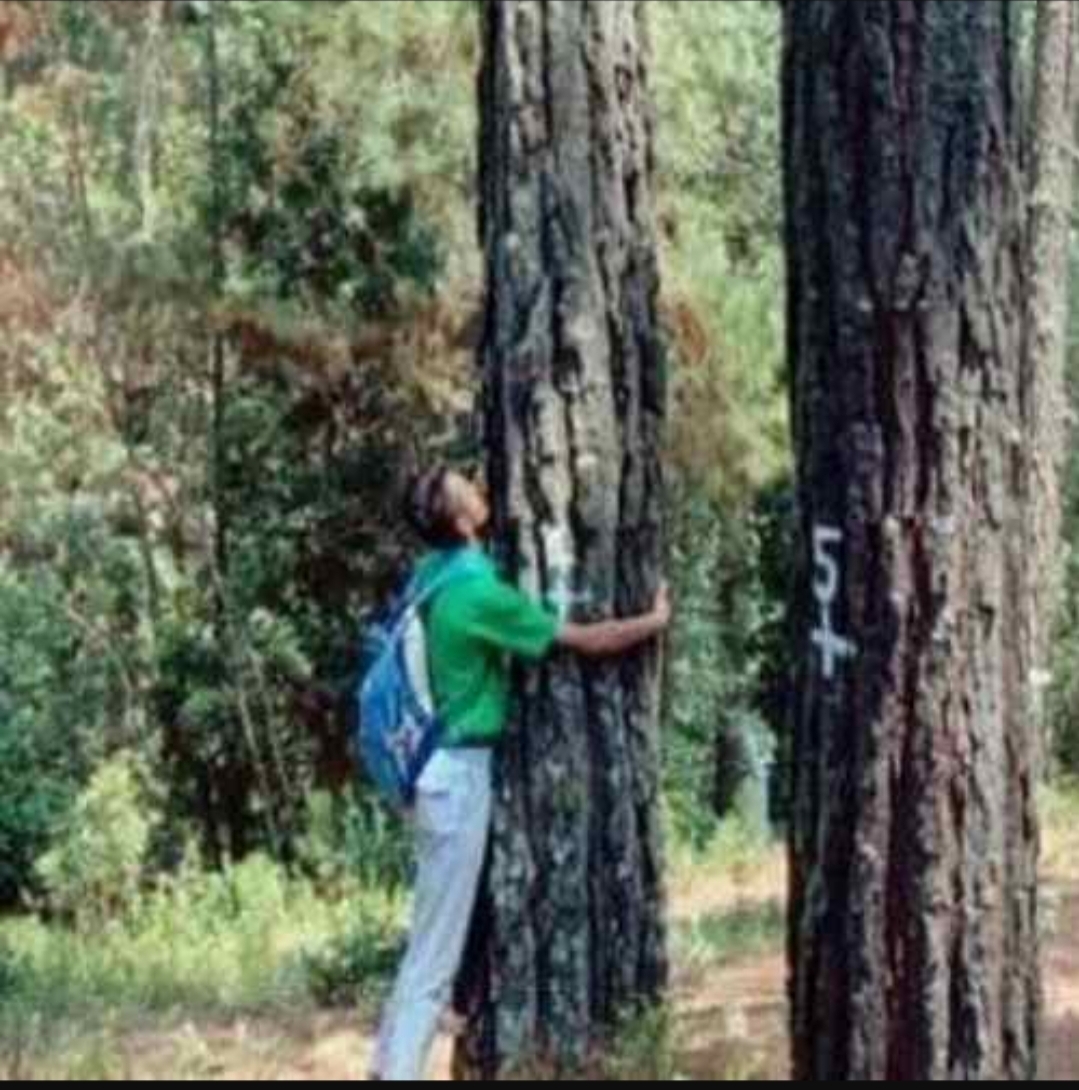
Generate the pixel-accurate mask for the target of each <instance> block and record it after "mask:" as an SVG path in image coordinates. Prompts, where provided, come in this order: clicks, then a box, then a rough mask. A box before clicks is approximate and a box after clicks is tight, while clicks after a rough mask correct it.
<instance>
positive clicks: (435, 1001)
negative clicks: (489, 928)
mask: <svg viewBox="0 0 1079 1090" xmlns="http://www.w3.org/2000/svg"><path fill="white" fill-rule="evenodd" d="M416 816H417V824H418V826H419V841H420V858H419V871H418V874H417V879H416V903H415V908H414V911H413V924H412V936H411V940H410V943H409V949H408V953H407V955H406V957H405V960H404V963H403V965H402V966H401V970H400V973H399V974H398V978H397V984H396V987H395V988H394V993H393V998H392V1000H391V1002H390V1006H389V1008H388V1011H387V1016H386V1020H385V1023H384V1030H383V1039H382V1045H381V1047H380V1056H379V1075H380V1076H381V1078H382V1079H384V1080H385V1081H387V1082H417V1081H422V1080H423V1079H424V1075H425V1072H426V1068H427V1063H428V1059H429V1057H430V1053H431V1048H432V1045H433V1044H434V1039H435V1035H436V1033H437V1031H438V1024H439V1020H440V1018H441V1016H442V1014H443V1012H444V1011H445V1010H446V1008H447V1007H448V1005H449V1001H450V998H451V996H452V991H453V981H454V977H455V976H456V974H457V970H458V969H459V967H460V963H461V956H462V953H463V951H464V946H465V940H466V938H467V936H468V928H469V924H470V922H471V919H472V911H473V908H474V906H475V902H476V894H477V891H478V888H479V881H480V875H481V873H482V870H483V863H484V858H485V855H486V851H487V839H488V834H489V829H490V821H491V766H490V756H489V755H488V754H482V753H481V754H477V753H446V754H439V755H438V757H436V758H435V761H434V762H432V768H431V769H430V771H429V775H425V777H424V779H423V780H422V781H421V787H420V792H419V798H418V800H417V807H416Z"/></svg>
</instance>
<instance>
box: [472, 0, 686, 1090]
mask: <svg viewBox="0 0 1079 1090" xmlns="http://www.w3.org/2000/svg"><path fill="white" fill-rule="evenodd" d="M483 12H484V13H483V19H484V41H485V58H484V67H483V72H482V76H481V108H482V124H483V131H482V134H481V145H482V164H481V165H482V202H483V211H482V224H481V228H482V238H483V245H484V248H485V252H486V257H487V282H488V297H487V311H486V329H485V336H484V343H483V349H482V366H483V374H484V382H485V400H486V422H487V445H488V451H489V460H490V475H491V483H492V487H493V493H494V498H495V507H496V511H497V516H496V523H497V526H496V529H497V540H498V543H499V546H500V550H501V559H502V560H503V561H504V562H505V565H506V568H507V570H508V572H509V573H510V574H511V575H512V576H514V577H515V578H518V579H519V581H520V583H521V585H522V587H524V588H526V589H527V590H529V591H530V592H532V593H534V594H536V595H545V596H547V597H548V598H549V599H551V598H554V599H559V598H561V597H562V594H563V592H568V594H569V595H572V596H575V597H578V596H579V597H578V600H577V601H575V602H574V604H573V607H572V612H573V614H574V616H575V617H576V618H577V619H580V620H589V619H600V618H610V617H612V616H620V615H622V616H624V615H629V614H635V613H639V612H641V611H642V610H644V609H646V608H649V607H650V606H651V603H652V600H653V597H654V594H655V591H656V589H657V584H658V581H659V573H660V567H661V552H662V536H663V534H662V521H663V520H662V506H663V486H662V479H661V472H660V447H661V430H662V423H663V418H664V408H665V389H664V386H665V383H664V370H663V369H664V364H663V356H662V348H661V344H660V338H659V328H658V321H657V286H658V273H657V260H656V231H655V222H654V218H653V208H652V199H653V161H652V113H651V105H650V97H649V88H648V78H647V77H648V71H647V69H648V46H647V39H646V35H645V30H644V26H643V19H644V13H643V7H642V5H640V4H637V3H627V2H602V3H601V2H590V0H585V2H579V0H577V2H568V0H552V2H538V0H508V2H502V3H492V4H487V5H485V6H484V9H483ZM583 599H586V600H583ZM563 600H565V599H563ZM659 677H660V671H659V663H658V661H657V655H656V653H655V651H654V650H648V651H642V652H639V653H635V654H631V655H628V656H626V657H625V658H624V659H622V660H620V661H618V662H614V663H610V664H606V665H585V664H583V663H581V662H579V661H576V660H575V659H572V658H569V657H564V656H563V657H558V658H556V659H554V660H553V661H552V662H550V663H549V664H548V665H547V666H545V667H544V668H543V669H541V670H539V671H531V672H528V673H527V674H522V675H521V676H520V677H519V678H518V684H517V697H518V699H517V704H518V708H517V711H516V713H515V719H514V723H513V727H512V738H511V741H510V743H509V744H508V745H507V747H506V749H505V751H504V753H503V755H502V760H501V762H500V763H501V769H500V776H499V779H500V782H499V786H498V805H497V815H496V820H495V835H494V844H493V848H492V861H491V867H490V878H489V882H488V888H487V894H486V897H485V903H484V905H483V906H482V908H481V916H480V919H479V921H478V923H477V928H476V943H475V945H474V948H473V952H472V954H471V956H470V958H469V963H468V966H467V969H466V972H467V973H468V976H467V977H466V980H465V984H466V988H465V991H466V994H468V995H469V996H470V1006H471V1032H470V1035H469V1038H468V1039H467V1041H466V1042H465V1044H464V1046H463V1047H462V1051H461V1056H460V1067H461V1073H462V1074H463V1075H466V1076H467V1075H483V1076H484V1077H487V1078H490V1077H495V1076H500V1075H505V1074H506V1073H508V1072H509V1071H510V1070H514V1069H519V1068H521V1067H522V1066H524V1065H533V1064H540V1065H544V1066H546V1065H548V1064H549V1065H552V1066H553V1067H555V1068H556V1069H558V1070H560V1071H570V1070H575V1069H578V1068H580V1067H582V1066H584V1065H585V1064H586V1063H587V1061H588V1059H589V1058H590V1056H591V1053H592V1050H593V1048H594V1047H595V1046H597V1045H599V1044H600V1043H602V1042H603V1041H604V1040H605V1039H606V1037H607V1035H608V1034H609V1033H610V1031H611V1030H612V1029H613V1028H614V1027H615V1025H616V1023H617V1022H618V1020H619V1019H620V1018H621V1017H622V1016H624V1015H628V1014H631V1013H632V1012H634V1011H635V1010H637V1009H639V1008H641V1007H642V1006H647V1005H650V1004H652V1003H653V1002H654V1001H656V1000H657V999H658V998H659V997H660V996H661V994H662V992H663V989H664V984H665V980H666V974H667V963H666V952H665V933H664V893H663V887H662V846H661V836H660V809H659V755H658V738H657V710H658V709H657V705H658V695H659V693H658V690H659Z"/></svg>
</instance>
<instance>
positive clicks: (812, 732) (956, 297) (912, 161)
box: [784, 0, 1040, 1081]
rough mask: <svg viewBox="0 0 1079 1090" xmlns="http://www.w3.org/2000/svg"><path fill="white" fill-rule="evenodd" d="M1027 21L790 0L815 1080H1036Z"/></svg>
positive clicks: (955, 3)
mask: <svg viewBox="0 0 1079 1090" xmlns="http://www.w3.org/2000/svg"><path fill="white" fill-rule="evenodd" d="M1014 19H1015V14H1014V11H1013V10H1012V8H1011V6H1010V5H1009V4H1007V3H1002V2H997V0H973V2H961V0H923V2H906V0H892V2H880V0H872V2H862V3H857V4H855V3H846V2H835V0H797V2H794V3H789V4H787V5H786V7H785V58H784V113H785V157H786V159H785V174H786V179H785V181H786V203H787V216H788V227H787V229H788V238H787V246H788V251H789V292H790V298H789V336H790V358H791V361H792V368H793V371H792V389H793V418H794V431H795V442H796V447H797V460H798V491H799V504H800V534H801V542H800V547H799V550H798V556H799V561H798V563H799V572H798V579H797V585H798V587H799V590H798V593H797V596H796V602H795V617H796V618H797V621H796V630H797V637H798V639H799V641H800V646H801V647H802V648H803V649H804V652H803V655H802V664H801V666H800V670H799V676H798V678H797V683H796V697H795V705H796V707H795V717H796V723H795V734H796V736H795V759H794V767H795V784H794V812H793V815H792V817H793V830H792V842H791V856H792V888H791V920H790V954H791V964H792V983H791V988H792V1022H793V1038H794V1069H795V1075H796V1077H798V1078H799V1079H804V1080H818V1079H819V1080H829V1081H830V1080H846V1079H852V1080H853V1079H878V1080H879V1079H885V1078H888V1079H895V1080H907V1079H932V1080H937V1079H945V1078H953V1079H964V1080H965V1079H982V1078H1014V1079H1019V1078H1026V1077H1030V1076H1031V1075H1033V1073H1034V1070H1035V1065H1036V1039H1037V1026H1038V1016H1039V1004H1040V988H1039V974H1038V936H1037V891H1036V878H1037V876H1036V869H1037V844H1038V832H1037V829H1038V824H1037V815H1036V801H1035V792H1036V784H1037V767H1038V747H1037V732H1036V730H1035V729H1034V721H1033V717H1032V715H1031V714H1030V701H1029V689H1028V685H1027V681H1028V675H1029V668H1028V667H1029V663H1028V650H1029V637H1028V632H1029V621H1030V618H1029V615H1028V610H1027V608H1026V605H1027V599H1028V591H1029V583H1028V576H1027V574H1026V570H1025V560H1026V558H1025V556H1024V540H1025V534H1024V518H1025V517H1026V515H1027V512H1028V505H1027V502H1026V491H1027V485H1028V473H1029V469H1028V464H1027V462H1028V452H1027V449H1026V444H1025V443H1024V441H1023V440H1024V432H1023V414H1022V389H1021V386H1022V382H1021V371H1022V368H1021V365H1020V355H1021V341H1022V324H1023V323H1022V316H1023V300H1022V286H1023V285H1022V264H1023V228H1022V215H1021V203H1020V200H1019V191H1018V184H1017V183H1018V178H1019V155H1018V111H1017V102H1016V98H1015V94H1014V89H1013V87H1014V72H1013V67H1014V58H1013V31H1014V28H1013V25H1012V24H1013V20H1014Z"/></svg>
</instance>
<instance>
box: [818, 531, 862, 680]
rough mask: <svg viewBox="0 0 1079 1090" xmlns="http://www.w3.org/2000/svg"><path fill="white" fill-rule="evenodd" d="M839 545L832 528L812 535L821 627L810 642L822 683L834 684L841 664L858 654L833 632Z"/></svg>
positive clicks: (839, 575) (839, 537)
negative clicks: (814, 652) (814, 650)
mask: <svg viewBox="0 0 1079 1090" xmlns="http://www.w3.org/2000/svg"><path fill="white" fill-rule="evenodd" d="M842 544H843V532H842V531H841V530H837V529H835V528H834V527H830V526H818V527H817V528H816V530H815V531H814V532H813V563H814V565H815V567H816V572H817V574H816V578H815V580H814V582H813V593H814V595H815V596H816V599H817V606H818V607H819V609H820V624H819V626H818V627H817V628H816V629H814V631H813V633H812V634H811V637H810V638H811V640H812V642H813V646H814V648H815V649H816V650H817V651H818V652H819V653H820V657H821V673H822V674H823V676H824V679H825V681H834V680H835V676H836V672H837V670H838V667H839V665H840V663H842V662H844V661H846V660H847V659H850V658H853V657H854V655H855V654H856V653H857V648H856V647H855V645H854V644H853V643H852V642H851V641H850V640H848V639H847V638H846V637H844V636H841V635H839V633H838V632H836V630H835V622H834V619H833V613H834V609H835V600H836V598H837V597H838V596H839V588H840V585H841V579H842V572H841V570H840V566H839V561H838V560H837V559H836V552H837V550H838V549H839V547H840V546H841V545H842Z"/></svg>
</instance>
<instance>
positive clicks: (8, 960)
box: [0, 935, 19, 1007]
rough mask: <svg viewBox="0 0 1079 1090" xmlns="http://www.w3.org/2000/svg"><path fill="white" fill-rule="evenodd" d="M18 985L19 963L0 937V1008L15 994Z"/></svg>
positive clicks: (12, 951) (5, 941)
mask: <svg viewBox="0 0 1079 1090" xmlns="http://www.w3.org/2000/svg"><path fill="white" fill-rule="evenodd" d="M18 985H19V962H18V958H17V957H16V954H15V951H14V950H12V949H11V947H10V946H9V945H8V943H7V940H6V939H4V937H3V936H2V935H0V1007H2V1006H3V1005H4V1003H5V1002H6V1001H7V1000H8V998H9V997H10V996H12V995H14V994H15V992H16V990H17V989H18Z"/></svg>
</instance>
